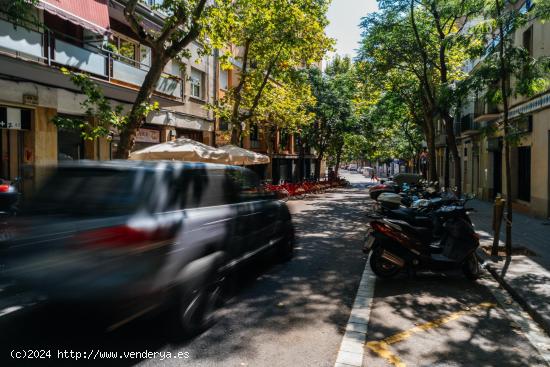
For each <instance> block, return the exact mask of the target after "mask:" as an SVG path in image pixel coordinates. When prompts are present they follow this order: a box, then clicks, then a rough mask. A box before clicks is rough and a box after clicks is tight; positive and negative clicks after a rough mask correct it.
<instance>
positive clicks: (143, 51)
mask: <svg viewBox="0 0 550 367" xmlns="http://www.w3.org/2000/svg"><path fill="white" fill-rule="evenodd" d="M139 61H140V62H141V64H142V65H141V66H142V68H146V69H148V67H149V66H151V48H149V47H147V46H143V45H141V46H139Z"/></svg>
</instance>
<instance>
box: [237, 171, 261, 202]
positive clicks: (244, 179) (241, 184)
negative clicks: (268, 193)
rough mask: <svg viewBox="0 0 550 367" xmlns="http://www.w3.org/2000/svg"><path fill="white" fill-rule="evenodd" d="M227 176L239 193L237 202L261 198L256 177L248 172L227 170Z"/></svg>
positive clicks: (258, 181)
mask: <svg viewBox="0 0 550 367" xmlns="http://www.w3.org/2000/svg"><path fill="white" fill-rule="evenodd" d="M228 174H229V176H230V177H231V179H232V180H233V181H234V184H235V186H236V188H237V189H238V192H239V197H238V199H237V201H251V200H259V199H261V197H262V196H263V192H262V190H261V187H260V180H259V178H258V176H257V175H256V174H255V173H254V172H252V171H249V170H240V169H235V170H229V171H228Z"/></svg>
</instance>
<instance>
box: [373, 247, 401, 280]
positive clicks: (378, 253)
mask: <svg viewBox="0 0 550 367" xmlns="http://www.w3.org/2000/svg"><path fill="white" fill-rule="evenodd" d="M370 268H371V269H372V271H373V272H374V274H376V276H378V277H380V278H392V277H394V276H396V275H397V274H398V273H399V272H400V271H401V268H400V267H399V266H397V265H395V264H394V263H392V262H390V261H388V260H386V259H384V258H383V257H382V249H380V248H377V249H376V250H374V251H373V252H372V254H371V255H370Z"/></svg>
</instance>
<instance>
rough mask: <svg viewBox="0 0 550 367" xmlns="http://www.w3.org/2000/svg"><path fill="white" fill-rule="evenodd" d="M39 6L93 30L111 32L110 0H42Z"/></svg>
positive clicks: (104, 32)
mask: <svg viewBox="0 0 550 367" xmlns="http://www.w3.org/2000/svg"><path fill="white" fill-rule="evenodd" d="M38 7H39V8H41V9H44V10H45V11H47V12H48V13H51V14H53V15H56V16H58V17H60V18H63V19H65V20H68V21H69V22H71V23H74V24H77V25H79V26H81V27H83V28H86V29H88V30H90V31H92V32H95V33H99V34H106V33H110V25H109V5H108V0H78V1H75V0H40V2H39V3H38Z"/></svg>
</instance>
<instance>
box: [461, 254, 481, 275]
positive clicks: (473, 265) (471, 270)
mask: <svg viewBox="0 0 550 367" xmlns="http://www.w3.org/2000/svg"><path fill="white" fill-rule="evenodd" d="M462 272H463V273H464V275H465V276H466V278H468V279H470V280H477V279H479V277H480V276H481V268H480V266H479V260H478V258H477V255H476V253H475V252H474V253H472V254H471V255H470V256H468V257H467V258H466V260H464V263H463V264H462Z"/></svg>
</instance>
